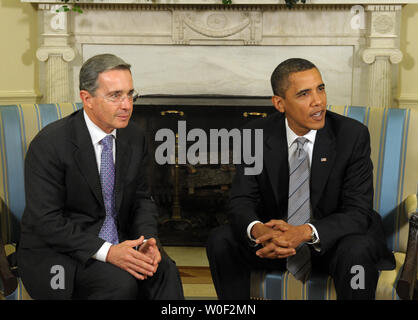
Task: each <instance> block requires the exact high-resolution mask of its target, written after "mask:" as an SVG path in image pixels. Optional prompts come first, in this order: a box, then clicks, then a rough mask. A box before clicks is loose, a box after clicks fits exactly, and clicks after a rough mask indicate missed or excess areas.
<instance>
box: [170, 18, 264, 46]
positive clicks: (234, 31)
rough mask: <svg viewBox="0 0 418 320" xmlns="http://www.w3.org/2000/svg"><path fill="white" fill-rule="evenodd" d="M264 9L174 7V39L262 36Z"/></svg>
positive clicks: (184, 41) (255, 40) (251, 39)
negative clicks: (203, 9)
mask: <svg viewBox="0 0 418 320" xmlns="http://www.w3.org/2000/svg"><path fill="white" fill-rule="evenodd" d="M261 22H262V13H261V12H223V11H199V12H190V11H177V10H175V11H173V42H174V43H175V44H189V43H190V41H191V40H210V39H219V38H231V37H232V38H233V39H234V40H241V41H243V42H244V44H257V43H259V42H260V40H261Z"/></svg>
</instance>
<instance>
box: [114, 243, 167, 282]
mask: <svg viewBox="0 0 418 320" xmlns="http://www.w3.org/2000/svg"><path fill="white" fill-rule="evenodd" d="M135 247H138V250H136V249H135ZM106 261H107V262H109V263H112V264H114V265H115V266H117V267H119V268H121V269H123V270H125V271H127V272H129V273H130V274H131V275H133V276H134V277H135V278H137V279H138V280H144V279H146V278H147V277H152V276H153V275H154V273H155V272H156V271H157V268H158V264H159V263H160V261H161V253H160V251H159V250H158V247H157V241H156V240H155V239H154V238H150V239H148V240H147V241H146V242H144V237H143V236H141V237H139V238H138V239H136V240H127V241H124V242H121V243H119V244H116V245H112V246H111V247H110V249H109V252H108V254H107V257H106Z"/></svg>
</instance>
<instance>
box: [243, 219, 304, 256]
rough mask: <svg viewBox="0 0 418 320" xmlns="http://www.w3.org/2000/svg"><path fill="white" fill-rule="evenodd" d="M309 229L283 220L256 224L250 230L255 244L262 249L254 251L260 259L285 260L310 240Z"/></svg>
mask: <svg viewBox="0 0 418 320" xmlns="http://www.w3.org/2000/svg"><path fill="white" fill-rule="evenodd" d="M311 230H312V229H311V227H310V226H309V225H307V224H304V225H300V226H294V225H291V224H288V223H287V222H285V221H283V220H270V221H269V222H267V223H264V224H262V223H257V224H255V225H254V227H253V228H252V231H251V233H252V235H253V237H254V238H255V239H256V243H258V244H261V245H262V246H263V248H261V249H259V250H257V251H256V254H257V256H259V257H260V258H268V259H278V258H287V257H289V256H292V255H294V254H296V247H298V246H299V245H300V244H301V243H303V242H305V241H308V240H309V239H310V234H311Z"/></svg>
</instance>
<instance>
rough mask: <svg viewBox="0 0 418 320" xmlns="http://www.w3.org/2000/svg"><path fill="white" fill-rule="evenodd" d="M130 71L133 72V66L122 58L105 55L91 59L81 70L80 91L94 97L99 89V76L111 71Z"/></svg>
mask: <svg viewBox="0 0 418 320" xmlns="http://www.w3.org/2000/svg"><path fill="white" fill-rule="evenodd" d="M117 69H119V70H129V72H131V65H130V64H128V63H126V62H125V61H123V60H122V59H121V58H119V57H117V56H115V55H113V54H109V53H105V54H99V55H96V56H94V57H91V58H90V59H88V60H87V61H86V62H84V64H83V66H82V67H81V70H80V77H79V80H80V91H81V90H86V91H88V92H89V93H90V94H92V95H94V93H95V92H96V89H97V88H98V87H99V84H98V82H97V79H98V78H99V74H100V73H102V72H105V71H109V70H117Z"/></svg>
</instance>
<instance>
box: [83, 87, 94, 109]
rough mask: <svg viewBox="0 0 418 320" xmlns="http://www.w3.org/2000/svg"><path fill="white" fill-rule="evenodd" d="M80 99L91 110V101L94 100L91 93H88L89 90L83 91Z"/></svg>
mask: <svg viewBox="0 0 418 320" xmlns="http://www.w3.org/2000/svg"><path fill="white" fill-rule="evenodd" d="M80 98H81V101H82V102H83V106H84V107H85V108H89V109H91V99H92V98H93V96H92V95H91V94H90V92H88V91H87V90H81V91H80Z"/></svg>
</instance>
